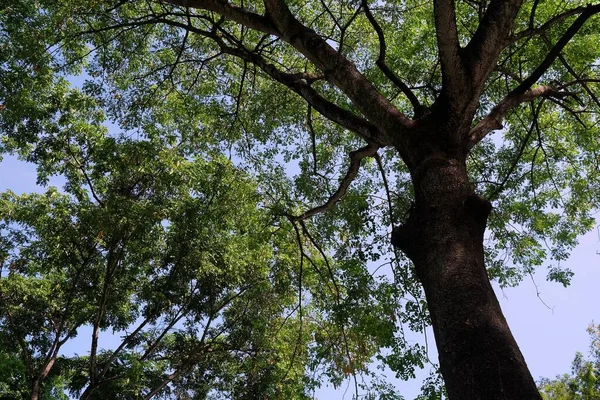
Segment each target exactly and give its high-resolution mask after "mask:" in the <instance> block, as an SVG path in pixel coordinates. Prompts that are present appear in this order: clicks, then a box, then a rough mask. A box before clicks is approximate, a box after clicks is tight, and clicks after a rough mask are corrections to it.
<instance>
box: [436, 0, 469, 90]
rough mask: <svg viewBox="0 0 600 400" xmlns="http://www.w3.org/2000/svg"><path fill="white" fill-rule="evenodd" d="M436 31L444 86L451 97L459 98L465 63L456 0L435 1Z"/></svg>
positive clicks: (462, 87)
mask: <svg viewBox="0 0 600 400" xmlns="http://www.w3.org/2000/svg"><path fill="white" fill-rule="evenodd" d="M433 15H434V19H435V32H436V36H437V45H438V53H439V56H440V64H441V67H442V81H443V87H444V89H445V91H446V93H448V94H449V95H450V97H451V98H453V99H454V98H458V96H459V93H460V92H461V91H462V90H463V89H464V87H465V86H464V78H465V76H464V72H465V70H464V65H463V60H462V58H461V49H460V44H459V43H458V30H457V27H456V11H455V6H454V0H435V1H434V2H433Z"/></svg>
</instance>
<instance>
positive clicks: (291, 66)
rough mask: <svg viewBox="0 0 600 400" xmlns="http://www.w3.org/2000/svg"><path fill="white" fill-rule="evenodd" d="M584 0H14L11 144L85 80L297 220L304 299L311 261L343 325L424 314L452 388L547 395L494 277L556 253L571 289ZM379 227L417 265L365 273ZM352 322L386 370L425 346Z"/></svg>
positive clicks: (587, 187) (588, 98)
mask: <svg viewBox="0 0 600 400" xmlns="http://www.w3.org/2000/svg"><path fill="white" fill-rule="evenodd" d="M598 12H600V5H598V4H589V5H586V4H584V3H580V2H578V1H568V2H559V1H554V0H546V1H544V2H540V1H538V0H531V1H528V2H523V1H520V0H490V1H489V2H488V1H484V0H481V1H459V2H454V1H451V0H434V1H432V2H417V1H412V0H409V1H403V2H396V1H384V2H373V3H370V2H368V1H366V0H363V1H355V0H352V1H336V2H328V1H322V0H320V1H294V2H284V1H283V0H264V1H262V2H248V1H243V0H242V1H239V2H238V1H236V2H225V1H221V0H164V1H156V2H155V1H94V2H83V1H69V2H61V1H50V0H47V1H38V2H35V3H30V2H22V1H19V0H11V1H8V2H7V3H6V2H5V5H3V8H2V13H1V14H0V15H1V16H2V17H1V18H2V20H1V21H2V22H1V26H2V32H3V36H2V52H3V58H2V63H1V64H0V69H1V71H2V76H1V78H0V79H1V81H2V85H1V86H0V88H1V89H2V92H0V99H1V100H2V107H3V110H2V113H1V114H0V118H1V123H2V126H3V132H4V135H5V141H4V143H5V145H4V146H5V148H6V149H7V151H15V150H16V149H19V151H21V154H22V155H23V157H25V158H27V157H29V158H31V159H33V160H37V158H36V157H37V153H39V152H40V151H42V150H43V149H44V148H45V146H47V145H48V141H50V142H52V140H54V139H52V138H53V137H54V136H55V135H56V132H60V131H62V130H64V129H70V127H65V126H60V121H61V118H65V115H66V116H68V115H69V113H70V111H69V110H70V109H69V107H66V108H65V105H64V98H61V97H60V93H63V97H64V92H65V91H64V90H62V92H61V90H60V88H61V85H64V80H65V77H71V79H73V78H72V77H73V76H74V75H80V81H83V83H81V92H82V93H84V94H85V96H87V97H89V98H91V99H94V101H96V102H97V104H99V106H100V107H101V108H102V109H103V111H104V113H105V114H106V116H107V117H108V119H109V121H111V122H112V123H113V124H115V125H117V126H119V127H120V128H121V129H123V130H124V131H125V132H130V134H138V135H141V137H143V138H145V139H152V138H163V139H164V140H165V141H166V143H168V144H169V145H171V146H176V147H178V148H182V149H185V150H186V151H187V152H189V153H188V154H193V153H197V154H206V153H209V152H217V153H226V154H228V155H229V156H230V157H231V158H232V160H233V161H234V163H235V164H236V165H237V167H238V168H240V169H241V170H244V171H246V173H248V174H251V175H252V176H253V178H254V179H255V180H256V182H257V185H258V187H259V190H258V191H259V193H261V195H262V198H261V200H260V207H262V208H265V209H268V210H269V212H270V213H271V214H272V215H273V216H278V217H279V218H280V220H281V221H283V222H282V224H283V223H284V224H286V225H287V226H288V228H290V227H291V228H290V229H292V230H293V231H294V232H295V233H296V236H297V241H296V242H297V246H298V248H299V249H300V269H299V276H300V278H299V280H298V285H299V294H298V298H299V299H300V301H299V304H302V299H303V296H302V293H303V291H302V290H303V289H302V288H303V287H304V283H305V282H304V280H303V278H302V271H304V267H303V266H304V264H303V263H304V262H306V263H308V264H310V266H311V268H312V269H313V270H314V272H315V273H316V274H317V275H318V276H321V279H322V280H321V284H322V285H327V286H329V287H330V289H328V290H329V291H330V292H329V293H330V294H331V293H333V297H329V299H330V300H332V301H333V302H332V303H330V304H332V306H331V307H330V309H329V310H328V308H327V306H325V305H322V307H321V308H320V310H327V311H324V314H323V315H326V316H327V317H328V318H329V317H331V316H332V315H333V316H335V318H333V319H332V321H337V323H338V326H340V327H341V328H340V329H341V330H342V332H345V331H344V329H345V328H343V327H344V326H349V327H351V326H355V327H358V326H362V327H366V326H368V325H369V324H368V322H369V321H370V319H369V318H370V317H369V315H368V312H366V310H365V309H363V308H361V307H362V306H361V307H358V308H356V307H355V308H350V309H348V307H351V306H352V305H353V303H354V302H358V303H359V304H361V305H365V304H367V303H369V301H370V302H371V303H372V304H373V307H376V306H377V305H378V304H379V303H380V302H382V303H384V304H388V303H392V304H396V311H395V312H394V313H393V314H394V316H393V317H392V318H390V319H395V318H396V317H395V314H396V312H398V310H401V311H400V312H399V314H398V315H399V317H400V321H399V322H402V323H404V322H407V323H409V325H411V324H412V325H411V326H412V327H413V328H415V329H417V330H419V329H423V328H422V327H423V322H425V323H427V322H429V319H430V322H431V324H432V326H433V329H434V333H435V339H436V344H437V348H438V352H439V362H440V366H439V367H440V371H441V374H442V375H443V377H444V380H445V385H446V389H447V392H448V397H449V398H450V399H506V398H510V399H539V398H540V395H539V393H538V391H537V388H536V385H535V382H534V381H533V379H532V377H531V374H530V373H529V372H528V370H527V367H526V364H525V361H524V359H523V357H522V355H521V353H520V351H519V349H518V346H517V344H516V342H515V340H514V338H513V337H512V335H511V333H510V330H509V328H508V326H507V323H506V321H505V319H504V317H503V315H502V312H501V309H500V306H499V304H498V301H497V299H496V297H495V295H494V292H493V290H492V287H491V285H490V282H489V278H490V277H491V278H495V279H498V280H499V282H500V283H501V284H504V285H511V284H516V283H518V281H519V280H520V279H521V278H522V276H523V275H526V274H530V273H531V272H532V271H533V270H534V269H535V267H538V266H540V265H542V264H543V263H544V260H545V259H546V258H547V257H549V258H550V259H552V260H555V261H556V263H554V265H551V267H550V268H549V271H548V277H549V279H551V280H556V281H558V282H561V283H563V284H565V285H566V284H568V280H569V278H570V275H571V272H570V271H568V270H563V269H560V267H559V263H558V262H559V261H560V260H563V259H565V258H566V257H567V256H568V252H569V250H570V249H571V248H572V247H573V246H574V245H575V244H576V241H577V236H578V235H579V234H581V233H583V232H585V231H587V230H589V229H591V227H592V226H593V223H594V220H593V218H592V217H591V212H592V210H594V209H595V208H596V207H597V206H598V201H599V196H598V193H600V190H599V188H598V182H600V180H598V174H599V172H600V170H599V168H598V165H599V164H598V151H599V150H600V149H599V148H598V141H597V137H598V136H597V134H598V132H597V129H598V128H597V124H596V119H595V118H596V117H595V112H597V111H598V110H597V108H598V106H600V102H599V101H598V97H597V95H596V93H595V90H596V88H597V83H598V82H599V80H598V78H597V77H596V72H597V60H598V54H597V51H596V50H595V46H594V43H595V42H596V40H597V36H598V26H599V24H594V20H595V18H596V14H597V13H598ZM22 21H26V22H27V23H26V24H22ZM57 93H58V94H57ZM102 117H103V116H102ZM102 117H98V119H99V120H102ZM503 122H505V127H504V129H503V135H504V142H503V143H499V142H498V140H493V138H492V137H491V135H490V134H491V132H493V131H495V130H500V129H502V128H503ZM57 124H58V125H59V126H58V127H57ZM51 139H52V140H51ZM42 152H43V151H42ZM347 158H349V163H348V161H345V162H344V160H345V159H347ZM370 159H373V160H374V162H370V161H369V160H370ZM289 162H292V163H293V165H295V166H296V167H297V168H296V171H298V172H297V173H296V172H294V171H293V168H287V170H286V166H285V163H289ZM343 165H345V166H343ZM287 174H290V175H293V174H295V176H294V178H293V179H291V178H290V177H289V176H288V175H287ZM321 188H325V189H326V190H322V189H321ZM381 198H383V200H380V199H381ZM492 201H493V202H494V207H492ZM392 226H393V229H391V227H392ZM388 227H390V229H388ZM486 227H489V228H490V232H489V234H488V235H487V236H486V234H485V230H486ZM390 230H391V244H393V246H394V247H395V249H397V250H401V251H402V252H403V254H404V255H405V256H406V257H407V258H408V259H409V260H410V261H411V262H412V265H413V266H414V267H411V266H409V265H407V263H405V262H403V260H405V259H404V258H403V256H402V255H400V254H397V255H396V254H394V255H393V256H391V260H390V262H391V263H392V264H393V269H392V270H393V274H394V285H391V288H390V287H389V286H386V285H384V284H383V283H382V284H378V285H375V286H373V285H372V282H373V280H371V278H370V277H371V274H370V273H369V271H368V261H369V260H371V261H374V260H377V259H379V258H380V257H381V256H382V255H385V254H387V253H388V252H389V251H388V247H387V244H389V242H388V240H389V239H387V237H388V235H389V231H390ZM486 238H489V239H490V240H489V243H486V240H485V239H486ZM304 245H306V247H303V246H304ZM308 248H310V249H311V251H312V252H313V253H311V254H307V253H306V252H305V250H306V249H308ZM313 256H314V257H313ZM317 258H318V259H319V260H321V261H315V259H317ZM486 260H487V267H486ZM506 260H509V261H511V262H503V261H506ZM318 262H322V263H324V264H325V265H327V269H328V272H327V274H319V273H318V272H317V271H321V269H320V267H319V265H318V264H317V263H318ZM321 267H322V265H321ZM413 268H414V269H413ZM421 287H422V289H423V291H424V294H425V297H426V300H427V302H426V309H424V306H423V303H422V302H421V300H420V290H421V289H420V288H421ZM309 292H310V293H311V295H310V296H309V298H310V300H312V299H313V297H314V298H318V296H315V295H314V294H313V293H312V292H311V291H310V289H309ZM409 295H414V299H412V300H409V301H408V302H403V300H402V299H403V298H405V297H407V296H409ZM309 298H307V301H308V300H309ZM340 299H344V301H341V300H340ZM382 299H387V300H386V301H387V303H386V301H384V300H382ZM390 299H395V300H394V301H391V300H390ZM323 304H325V303H323ZM342 305H344V307H346V308H344V307H343V306H342ZM400 307H402V308H400ZM331 308H333V310H332V309H331ZM334 310H335V311H334ZM350 310H352V311H350ZM415 310H416V311H415ZM388 315H389V314H388ZM298 316H299V317H300V328H299V329H302V323H301V322H302V318H301V317H302V312H301V311H300V312H299V315H298ZM336 318H337V319H336ZM378 326H379V325H378ZM382 326H385V325H382ZM349 329H350V328H349ZM383 331H385V334H383V333H381V332H383ZM353 332H354V334H355V335H357V336H359V335H360V334H364V335H367V336H368V335H371V334H372V335H375V336H374V337H386V338H387V340H384V341H375V342H371V343H372V344H374V345H379V346H388V347H392V348H393V349H395V351H396V352H394V354H392V355H391V356H384V355H383V354H379V357H380V358H381V359H382V360H383V361H384V363H386V364H387V365H390V366H391V367H392V369H394V370H396V371H397V373H398V374H400V375H403V374H404V373H408V374H410V371H411V369H410V368H411V366H412V367H414V365H419V363H422V362H423V359H424V356H422V353H421V352H417V353H416V354H417V355H416V356H414V357H413V356H412V355H411V354H415V353H411V351H409V350H410V349H408V350H407V349H406V344H405V342H403V341H402V339H401V337H402V336H401V334H400V333H399V328H398V327H396V328H395V331H394V330H393V329H392V330H391V331H390V330H386V329H383V330H382V329H375V330H372V331H369V330H360V329H355V330H354V331H353ZM378 334H379V335H381V336H377V335H378ZM342 336H343V337H347V336H348V335H346V334H344V335H342ZM365 341H368V340H367V339H365ZM315 343H316V346H317V347H318V345H319V343H320V341H319V340H318V339H316V338H315ZM307 345H308V347H309V348H310V345H309V342H307ZM345 348H346V351H347V352H346V354H345V355H344V356H343V357H342V358H338V359H337V361H335V360H334V361H333V364H334V365H335V366H337V368H338V371H339V370H341V371H343V373H344V374H351V373H355V372H357V371H361V370H364V368H365V367H364V366H365V365H366V364H365V362H366V360H368V359H369V357H370V356H371V355H372V354H376V350H373V351H364V352H362V353H361V352H357V353H356V354H363V355H362V358H361V359H360V360H357V359H356V357H355V356H353V355H352V354H351V353H350V352H349V349H350V348H351V346H350V345H349V344H347V343H346V344H345ZM407 355H408V356H407ZM403 368H404V370H403ZM406 371H408V372H406Z"/></svg>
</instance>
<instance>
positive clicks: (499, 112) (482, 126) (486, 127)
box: [469, 86, 573, 148]
mask: <svg viewBox="0 0 600 400" xmlns="http://www.w3.org/2000/svg"><path fill="white" fill-rule="evenodd" d="M572 95H573V93H571V92H561V91H559V90H557V89H556V88H553V87H551V86H537V87H535V88H533V89H531V90H527V91H526V92H525V93H520V94H518V95H517V94H514V95H509V96H507V97H505V98H504V100H502V101H501V102H500V103H498V105H497V106H496V107H494V108H493V109H492V111H491V112H490V113H489V114H488V115H487V116H485V118H483V119H482V120H481V121H479V123H477V125H475V127H474V128H473V129H471V131H470V132H469V136H470V138H469V148H472V147H473V146H475V145H476V144H477V143H479V142H480V141H481V139H483V138H484V137H485V136H486V135H487V134H488V133H489V132H491V131H494V130H497V129H502V120H503V119H504V116H505V115H506V113H508V111H510V110H511V109H512V108H513V107H514V106H516V105H517V104H521V103H525V102H527V101H532V100H535V99H537V98H540V97H559V98H560V97H566V96H572Z"/></svg>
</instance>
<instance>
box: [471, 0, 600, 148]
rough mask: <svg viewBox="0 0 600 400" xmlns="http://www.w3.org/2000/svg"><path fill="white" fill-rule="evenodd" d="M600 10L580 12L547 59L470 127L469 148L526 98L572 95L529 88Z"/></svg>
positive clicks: (547, 88)
mask: <svg viewBox="0 0 600 400" xmlns="http://www.w3.org/2000/svg"><path fill="white" fill-rule="evenodd" d="M599 12H600V4H597V5H592V6H587V7H585V10H584V11H583V12H581V14H580V15H579V17H577V19H576V20H575V21H573V23H572V24H571V26H570V27H569V28H568V29H567V31H566V32H565V33H564V34H563V35H562V37H561V38H560V39H559V40H558V41H557V42H556V44H555V45H554V47H552V48H551V49H550V51H549V52H548V54H547V55H546V57H545V58H544V60H543V61H542V62H541V63H540V65H539V66H538V67H537V68H536V69H535V70H534V71H533V72H532V73H531V74H530V75H529V76H528V77H527V78H526V79H524V80H523V81H522V82H521V83H520V84H519V86H517V87H516V88H515V89H513V90H512V91H511V92H510V93H509V94H508V95H507V96H506V97H505V98H504V99H503V100H502V101H501V102H500V103H499V104H498V105H497V106H496V107H494V108H493V109H492V111H491V112H490V113H489V114H488V115H487V116H486V117H485V118H483V119H482V120H481V121H480V122H479V123H478V124H477V125H476V126H475V127H474V128H473V129H471V131H470V132H469V148H472V147H473V146H474V145H475V144H477V143H478V142H479V141H480V140H481V139H483V138H484V137H485V136H486V135H487V134H488V133H489V132H491V131H493V130H496V129H501V128H502V119H503V118H504V116H505V115H506V113H507V112H508V111H509V110H510V109H511V108H512V107H514V106H515V105H517V104H519V103H522V102H524V101H530V100H533V99H535V98H537V97H554V98H557V97H559V98H560V97H565V96H570V95H572V93H570V92H561V91H559V90H557V89H556V88H553V87H551V86H539V87H536V88H534V89H530V88H531V86H532V85H533V84H535V82H537V81H538V79H540V78H541V77H542V75H543V74H544V73H545V72H546V71H547V70H548V68H550V66H551V65H552V63H553V62H554V61H555V60H556V58H558V57H559V55H560V52H561V51H562V50H563V49H564V48H565V46H566V45H567V44H568V43H569V41H570V40H571V39H572V38H573V36H575V34H576V33H577V32H578V31H579V29H581V27H582V26H583V24H584V23H585V22H586V21H587V20H588V19H589V18H590V17H591V16H593V15H595V14H597V13H599Z"/></svg>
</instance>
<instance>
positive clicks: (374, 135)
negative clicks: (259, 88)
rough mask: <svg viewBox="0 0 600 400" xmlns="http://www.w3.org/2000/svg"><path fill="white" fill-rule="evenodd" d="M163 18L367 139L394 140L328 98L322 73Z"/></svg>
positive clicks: (382, 143) (164, 20) (381, 141)
mask: <svg viewBox="0 0 600 400" xmlns="http://www.w3.org/2000/svg"><path fill="white" fill-rule="evenodd" d="M158 21H159V22H162V23H165V24H169V25H172V26H177V27H180V28H183V29H186V30H189V31H191V32H194V33H196V34H198V35H202V36H205V37H208V38H210V39H212V40H214V41H215V43H216V44H217V45H218V46H219V47H220V49H221V51H222V52H223V53H225V54H229V55H232V56H235V57H238V58H240V59H242V60H244V61H245V62H248V63H251V64H253V65H256V66H257V67H259V68H260V69H261V70H262V71H263V72H265V73H266V74H267V75H269V76H270V77H271V78H272V79H274V80H276V81H277V82H279V83H282V84H284V85H285V86H287V87H288V88H289V89H291V90H293V91H294V92H296V93H298V94H299V95H300V96H301V97H302V98H304V99H305V100H306V101H307V102H308V104H310V105H311V106H312V107H313V108H314V109H315V110H317V111H318V112H319V113H320V114H321V115H323V116H324V117H326V118H328V119H330V120H331V121H333V122H335V123H337V124H339V125H341V126H342V127H344V128H346V129H348V130H350V131H352V132H354V133H356V134H357V135H359V136H360V137H362V138H363V139H365V140H367V141H370V142H376V143H378V144H380V145H382V146H386V145H389V144H391V140H389V138H388V137H387V135H385V134H384V133H383V132H381V131H380V130H379V129H378V128H377V127H376V126H375V125H373V124H372V123H370V122H369V121H367V120H366V119H364V118H362V117H360V116H358V115H356V114H354V113H352V112H350V111H348V110H345V109H343V108H341V107H340V106H338V105H336V104H335V103H333V102H331V101H329V100H327V99H325V98H324V97H323V96H322V95H320V94H319V93H318V92H317V91H316V90H315V89H314V88H312V87H311V84H312V83H313V82H315V81H316V80H319V79H321V77H320V76H317V75H311V74H307V73H286V72H282V71H280V70H279V69H277V68H276V67H275V66H274V65H273V64H270V63H268V62H267V60H265V59H264V58H263V57H262V56H260V55H259V54H257V53H254V52H251V51H250V50H248V49H246V48H245V47H243V45H241V44H240V43H238V44H237V45H238V46H239V47H231V46H228V45H227V44H226V43H225V42H224V41H223V39H222V38H221V37H220V36H219V35H218V34H217V33H216V32H209V31H205V30H202V29H198V28H195V27H193V26H191V25H186V24H184V23H181V22H178V21H171V20H168V19H160V20H158Z"/></svg>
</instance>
